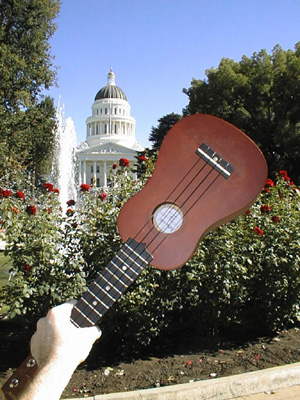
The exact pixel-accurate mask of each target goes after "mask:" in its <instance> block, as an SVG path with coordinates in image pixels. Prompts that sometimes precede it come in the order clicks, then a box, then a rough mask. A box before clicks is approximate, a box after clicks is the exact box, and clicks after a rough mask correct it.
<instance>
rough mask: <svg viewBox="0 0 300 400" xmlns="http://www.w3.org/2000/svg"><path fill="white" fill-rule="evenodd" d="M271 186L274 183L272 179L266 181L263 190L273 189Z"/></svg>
mask: <svg viewBox="0 0 300 400" xmlns="http://www.w3.org/2000/svg"><path fill="white" fill-rule="evenodd" d="M273 186H274V182H273V181H272V179H267V181H266V184H265V188H269V187H273Z"/></svg>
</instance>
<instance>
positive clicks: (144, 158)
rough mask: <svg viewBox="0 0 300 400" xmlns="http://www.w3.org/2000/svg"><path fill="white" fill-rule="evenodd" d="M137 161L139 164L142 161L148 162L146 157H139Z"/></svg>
mask: <svg viewBox="0 0 300 400" xmlns="http://www.w3.org/2000/svg"><path fill="white" fill-rule="evenodd" d="M138 160H139V162H143V161H145V162H147V161H148V159H147V157H145V156H140V157H139V158H138Z"/></svg>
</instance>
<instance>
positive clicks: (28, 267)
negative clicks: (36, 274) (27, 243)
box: [24, 264, 30, 272]
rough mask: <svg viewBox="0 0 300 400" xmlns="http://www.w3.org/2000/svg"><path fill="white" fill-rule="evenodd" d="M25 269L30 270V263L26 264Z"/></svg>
mask: <svg viewBox="0 0 300 400" xmlns="http://www.w3.org/2000/svg"><path fill="white" fill-rule="evenodd" d="M24 269H25V271H26V272H29V271H30V266H29V265H28V264H26V265H25V268H24Z"/></svg>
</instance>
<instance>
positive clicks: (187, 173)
mask: <svg viewBox="0 0 300 400" xmlns="http://www.w3.org/2000/svg"><path fill="white" fill-rule="evenodd" d="M199 161H200V159H198V160H197V161H195V163H194V164H193V165H192V166H191V168H190V169H189V170H188V171H187V172H186V174H185V175H184V177H183V178H182V179H181V181H179V182H178V183H177V185H176V186H175V187H174V189H173V190H172V191H171V193H169V194H168V195H167V197H166V198H165V200H164V201H163V202H162V203H165V202H167V200H168V198H170V197H171V196H172V194H173V193H174V192H175V191H176V189H177V188H179V186H180V185H181V183H182V182H183V181H184V180H185V179H186V178H187V177H188V175H189V174H190V172H191V171H192V170H193V169H194V168H195V167H196V165H197V163H198V162H199ZM205 166H206V164H204V165H203V167H202V168H201V169H200V171H199V173H201V171H202V170H203V169H204V167H205ZM194 179H195V177H194V178H193V179H192V180H194ZM190 183H191V181H190V182H189V183H188V185H189V184H190ZM188 185H187V186H188ZM184 190H185V188H184V189H183V191H184ZM183 191H182V192H183ZM176 200H177V199H176ZM163 217H164V215H163ZM151 219H152V217H151V218H149V219H148V220H147V221H146V222H145V224H144V225H143V226H142V227H141V229H140V230H139V231H138V232H137V233H136V234H135V236H134V238H133V239H136V238H137V237H138V236H139V234H140V233H141V232H142V231H143V230H144V229H145V228H146V226H147V225H148V223H149V222H150V221H151ZM152 229H153V228H151V229H150V231H148V233H147V234H146V236H144V237H143V239H142V240H141V242H143V240H145V239H146V237H147V236H148V234H149V233H150V232H151V230H152Z"/></svg>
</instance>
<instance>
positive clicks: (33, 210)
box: [26, 205, 36, 215]
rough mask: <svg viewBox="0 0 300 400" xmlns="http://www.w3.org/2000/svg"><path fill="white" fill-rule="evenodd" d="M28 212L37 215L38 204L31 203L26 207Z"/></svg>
mask: <svg viewBox="0 0 300 400" xmlns="http://www.w3.org/2000/svg"><path fill="white" fill-rule="evenodd" d="M26 212H27V214H29V215H35V214H36V206H34V205H30V206H28V207H27V208H26Z"/></svg>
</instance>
